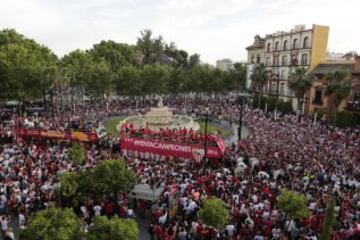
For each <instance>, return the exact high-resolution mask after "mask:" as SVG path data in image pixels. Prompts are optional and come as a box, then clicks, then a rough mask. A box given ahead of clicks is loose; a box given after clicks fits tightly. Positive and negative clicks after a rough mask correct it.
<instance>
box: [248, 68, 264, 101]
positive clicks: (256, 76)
mask: <svg viewBox="0 0 360 240" xmlns="http://www.w3.org/2000/svg"><path fill="white" fill-rule="evenodd" d="M250 78H251V81H252V83H253V84H254V85H255V86H256V88H257V90H258V91H259V102H258V104H259V105H258V107H259V108H260V107H261V105H260V104H261V102H260V101H261V96H262V95H263V88H264V85H265V83H266V82H267V81H268V71H267V70H266V67H265V65H264V64H263V63H261V64H260V65H256V66H255V68H254V70H253V73H252V74H251V77H250Z"/></svg>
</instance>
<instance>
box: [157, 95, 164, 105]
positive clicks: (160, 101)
mask: <svg viewBox="0 0 360 240" xmlns="http://www.w3.org/2000/svg"><path fill="white" fill-rule="evenodd" d="M158 99H159V101H158V103H157V106H158V108H162V107H164V103H163V98H162V97H161V96H159V97H158Z"/></svg>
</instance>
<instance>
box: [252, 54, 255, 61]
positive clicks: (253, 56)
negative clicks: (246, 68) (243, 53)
mask: <svg viewBox="0 0 360 240" xmlns="http://www.w3.org/2000/svg"><path fill="white" fill-rule="evenodd" d="M251 63H255V55H252V56H251Z"/></svg>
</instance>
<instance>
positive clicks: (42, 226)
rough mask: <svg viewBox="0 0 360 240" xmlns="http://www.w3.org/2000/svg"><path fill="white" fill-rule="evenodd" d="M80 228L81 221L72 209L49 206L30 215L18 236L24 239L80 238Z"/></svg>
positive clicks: (56, 239) (58, 239) (67, 239)
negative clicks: (24, 227)
mask: <svg viewBox="0 0 360 240" xmlns="http://www.w3.org/2000/svg"><path fill="white" fill-rule="evenodd" d="M80 228H81V221H80V219H79V218H78V217H77V216H76V215H75V213H74V212H73V210H72V209H69V208H65V209H61V208H54V207H51V208H47V209H44V210H41V211H39V212H36V213H35V214H34V215H32V216H30V218H29V221H28V223H27V225H26V229H25V230H22V231H21V232H20V237H21V239H24V240H75V239H80V236H81V231H80Z"/></svg>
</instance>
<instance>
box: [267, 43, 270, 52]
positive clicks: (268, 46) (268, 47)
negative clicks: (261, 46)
mask: <svg viewBox="0 0 360 240" xmlns="http://www.w3.org/2000/svg"><path fill="white" fill-rule="evenodd" d="M270 47H271V44H270V43H268V45H267V48H266V51H267V52H270Z"/></svg>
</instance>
